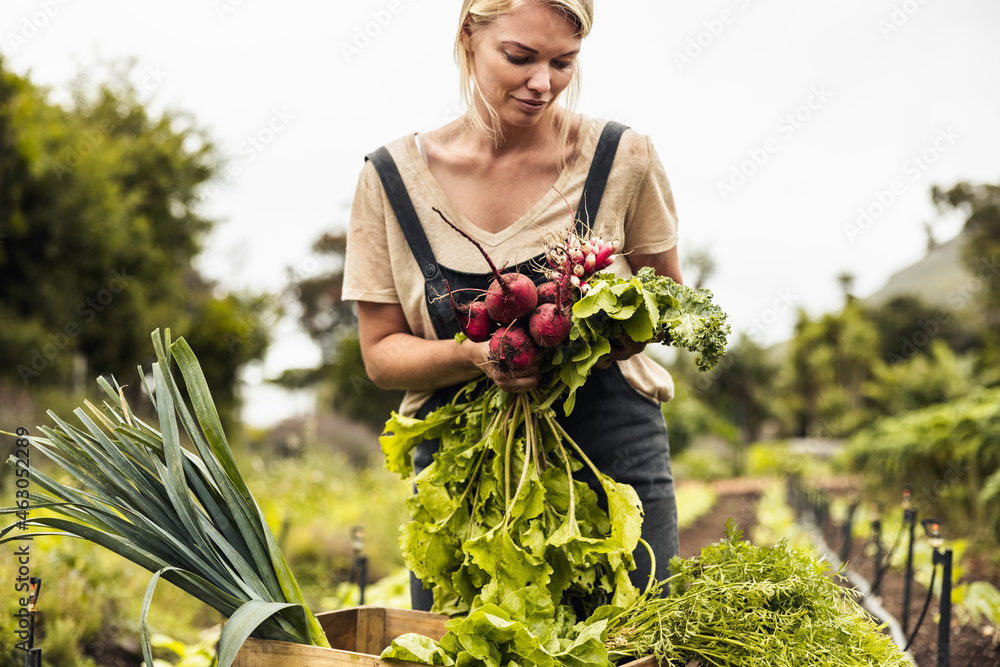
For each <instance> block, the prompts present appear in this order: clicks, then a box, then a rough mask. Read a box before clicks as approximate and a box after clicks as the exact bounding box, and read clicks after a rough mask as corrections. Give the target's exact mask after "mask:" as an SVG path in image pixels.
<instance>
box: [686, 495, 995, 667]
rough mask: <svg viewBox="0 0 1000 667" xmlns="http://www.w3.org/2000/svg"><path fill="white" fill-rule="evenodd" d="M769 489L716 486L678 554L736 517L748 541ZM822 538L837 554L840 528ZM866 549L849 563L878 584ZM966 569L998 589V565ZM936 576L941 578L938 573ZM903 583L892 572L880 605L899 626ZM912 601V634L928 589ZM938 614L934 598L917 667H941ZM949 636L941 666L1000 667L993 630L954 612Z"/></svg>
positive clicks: (856, 548) (695, 548)
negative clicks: (708, 505)
mask: <svg viewBox="0 0 1000 667" xmlns="http://www.w3.org/2000/svg"><path fill="white" fill-rule="evenodd" d="M765 484H766V482H760V481H756V480H751V479H739V480H722V481H719V482H715V483H714V484H713V486H714V488H715V490H716V493H718V495H719V500H718V502H717V503H716V505H715V507H713V508H712V510H710V511H709V512H708V513H707V514H705V515H704V516H703V517H701V518H700V519H699V520H698V521H696V522H695V523H694V524H693V525H691V526H690V527H688V528H686V529H684V530H682V531H681V532H680V555H681V556H682V557H684V558H689V557H691V556H693V555H696V554H697V553H698V552H699V551H700V550H701V548H702V547H703V546H705V545H708V544H712V543H713V542H717V541H718V540H720V539H722V538H723V537H724V536H725V524H726V520H727V519H729V518H732V519H733V520H734V521H735V523H736V525H737V527H738V528H741V529H742V530H743V532H744V536H745V537H746V536H749V534H750V529H751V528H753V526H754V525H755V524H756V514H755V510H754V508H755V504H756V501H757V499H758V498H759V497H760V493H761V492H762V491H763V489H764V486H765ZM824 486H826V485H824ZM851 486H852V485H851V484H850V482H849V480H842V479H837V480H831V483H830V485H829V488H828V489H827V491H828V492H830V493H848V492H850V491H851ZM918 529H919V526H918ZM889 533H890V534H889V535H888V536H887V539H889V538H893V539H894V538H895V532H894V531H892V530H890V531H889ZM824 534H825V536H826V539H827V543H828V544H829V546H830V547H831V548H832V549H833V550H835V551H839V549H840V546H841V543H842V542H843V538H842V536H843V532H842V528H841V527H840V526H833V525H831V526H828V527H827V528H826V530H825V531H824ZM904 544H905V541H904ZM890 546H891V544H887V545H886V549H888V548H889V547H890ZM863 547H864V545H863V544H862V542H861V540H852V546H851V551H850V554H849V557H848V564H849V567H851V568H852V569H855V570H856V571H857V572H858V573H859V574H861V575H862V576H863V577H865V578H866V579H867V580H868V581H869V582H870V581H872V580H873V579H874V573H873V569H874V567H873V566H874V563H873V559H872V558H865V557H864V556H863V553H862V552H863ZM900 548H903V547H900ZM963 567H964V568H965V569H966V574H965V575H964V576H965V578H966V579H969V580H985V581H991V582H993V583H994V584H995V583H996V582H997V580H998V578H1000V577H998V575H1000V573H998V572H997V571H996V568H995V566H992V565H991V564H990V563H988V562H987V561H986V559H976V560H972V561H971V562H969V563H963ZM938 576H939V577H940V576H941V575H940V571H939V574H938ZM903 581H904V577H903V575H902V573H899V572H896V571H893V570H890V571H889V572H888V573H886V574H885V575H884V577H883V579H882V582H881V584H880V587H879V591H878V593H879V596H880V602H881V604H882V606H883V607H884V608H885V609H886V611H888V612H889V613H890V614H892V615H893V616H894V617H895V618H896V620H897V622H899V623H902V606H903V605H902V601H903ZM910 596H911V599H910V614H909V619H908V621H909V623H908V629H909V631H910V632H911V633H912V632H913V628H914V627H915V626H916V624H917V621H918V620H919V618H920V611H921V609H922V608H923V605H924V601H925V600H926V597H927V590H926V589H925V588H924V587H922V586H920V584H918V583H916V582H913V584H912V587H911V593H910ZM937 612H938V603H937V600H936V599H935V600H934V601H933V602H932V603H931V606H930V608H929V609H928V611H927V613H926V615H925V618H924V620H923V622H922V623H921V624H920V627H919V630H918V631H917V635H916V637H915V638H914V640H913V645H912V646H911V647H910V654H911V655H912V656H913V659H914V662H915V663H916V665H917V667H937V666H938V664H939V663H938V656H937V650H938V624H937V615H938V614H937ZM950 632H951V634H950V637H949V654H950V661H949V662H941V663H940V664H942V665H945V664H947V665H949V667H1000V644H998V642H997V641H996V640H997V638H996V636H995V635H994V634H993V633H992V632H991V630H990V629H989V628H977V627H973V626H970V625H963V624H961V623H959V622H958V620H957V619H956V618H955V615H954V613H952V621H951V626H950Z"/></svg>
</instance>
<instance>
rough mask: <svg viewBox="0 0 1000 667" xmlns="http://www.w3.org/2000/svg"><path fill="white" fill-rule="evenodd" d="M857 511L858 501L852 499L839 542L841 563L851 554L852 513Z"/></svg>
mask: <svg viewBox="0 0 1000 667" xmlns="http://www.w3.org/2000/svg"><path fill="white" fill-rule="evenodd" d="M857 511H858V502H857V501H854V502H852V503H851V505H850V507H849V508H848V509H847V520H846V521H844V539H843V541H842V542H841V543H840V553H839V554H838V556H839V558H840V562H841V563H844V562H846V561H847V559H848V557H849V556H850V555H851V532H852V524H853V523H854V513H855V512H857Z"/></svg>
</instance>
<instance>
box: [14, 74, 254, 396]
mask: <svg viewBox="0 0 1000 667" xmlns="http://www.w3.org/2000/svg"><path fill="white" fill-rule="evenodd" d="M129 72H130V68H129V67H128V66H125V67H118V68H115V69H113V70H112V71H111V74H110V77H109V80H108V81H106V82H104V83H101V84H97V85H94V84H90V83H88V82H87V81H86V80H81V81H80V82H79V83H78V84H77V87H76V89H75V91H74V95H73V101H72V103H71V104H68V105H66V106H60V105H58V104H55V103H53V102H50V101H49V100H48V92H47V91H46V90H44V89H41V88H38V87H36V86H34V85H32V84H31V82H30V81H29V80H28V79H27V78H24V77H20V76H17V75H15V74H13V73H11V72H9V71H7V70H6V69H5V68H4V63H3V61H2V60H0V230H2V233H3V238H2V243H0V272H2V276H3V277H2V280H3V290H2V292H0V380H3V381H6V382H8V383H10V384H12V385H14V386H22V387H25V388H27V389H29V390H33V389H40V388H45V387H56V388H68V387H69V386H70V385H71V383H72V381H73V379H74V375H76V376H84V377H86V378H87V379H88V380H89V379H90V378H93V377H95V376H97V375H101V374H114V375H115V376H117V377H118V378H120V379H121V381H122V383H123V384H125V383H129V384H131V385H132V390H137V387H138V382H135V381H134V377H135V367H136V364H137V363H139V362H140V361H142V360H148V359H149V358H150V357H151V351H152V347H151V343H150V338H149V335H150V332H151V331H152V330H153V329H155V328H157V327H164V328H165V327H169V328H170V329H171V330H172V332H173V334H174V336H175V337H178V336H182V335H183V336H186V337H187V338H188V339H189V341H190V342H191V344H192V346H193V347H194V350H195V353H196V354H198V353H200V355H199V356H200V359H201V361H202V364H203V366H206V368H205V371H206V375H207V377H208V380H209V382H210V384H211V386H212V389H213V392H214V396H215V398H216V401H217V403H218V406H219V408H220V412H223V413H228V412H229V410H230V409H231V408H232V407H234V406H235V404H236V395H235V381H236V371H237V369H238V368H239V367H240V366H242V365H243V364H245V363H247V362H249V361H251V360H253V359H259V358H260V357H261V356H262V355H263V352H264V349H265V347H266V344H267V335H266V326H265V314H264V312H263V309H262V306H263V305H264V303H265V302H264V301H263V300H261V299H260V298H259V297H252V296H251V297H239V296H235V295H228V296H219V295H216V294H215V293H214V286H213V285H212V284H210V283H208V282H206V281H205V280H204V279H203V278H202V277H201V276H199V275H198V274H197V273H196V272H195V271H194V269H192V268H191V262H192V260H193V259H194V257H195V256H196V255H197V253H198V252H199V250H200V249H201V247H202V242H203V240H204V238H205V235H206V234H207V233H208V231H209V230H210V229H211V228H212V225H213V223H212V221H211V220H208V219H206V218H204V217H203V216H202V215H201V214H200V213H199V205H200V203H201V199H200V198H201V196H202V188H203V186H204V185H205V184H206V183H208V182H209V181H210V179H211V178H212V177H213V176H214V174H215V173H216V171H217V169H218V167H219V165H218V160H217V157H216V152H215V148H214V146H213V145H212V143H211V142H210V141H209V139H208V138H207V136H206V134H205V133H204V132H203V131H201V130H199V129H198V128H196V127H195V125H194V122H193V121H192V119H191V118H190V117H189V116H187V115H185V114H182V113H178V112H165V113H163V114H162V115H160V116H159V117H154V116H152V115H151V114H150V113H149V111H148V110H147V108H146V107H145V105H144V100H142V99H140V92H139V91H138V90H137V89H136V87H135V86H134V85H133V84H132V83H131V81H130V79H129V76H130V74H129ZM227 341H228V343H227ZM233 341H239V343H240V344H239V345H234V344H233Z"/></svg>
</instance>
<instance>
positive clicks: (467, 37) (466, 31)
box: [462, 14, 472, 51]
mask: <svg viewBox="0 0 1000 667" xmlns="http://www.w3.org/2000/svg"><path fill="white" fill-rule="evenodd" d="M471 42H472V14H468V15H466V17H465V21H464V22H463V23H462V46H463V47H465V50H466V51H468V50H469V46H470V45H471Z"/></svg>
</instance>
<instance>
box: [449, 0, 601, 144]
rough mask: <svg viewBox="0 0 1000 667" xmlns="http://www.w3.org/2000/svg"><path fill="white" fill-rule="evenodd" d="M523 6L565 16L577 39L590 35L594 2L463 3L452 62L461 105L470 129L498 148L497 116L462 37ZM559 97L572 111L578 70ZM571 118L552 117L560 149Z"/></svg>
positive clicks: (516, 0) (476, 0)
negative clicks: (531, 4) (455, 66)
mask: <svg viewBox="0 0 1000 667" xmlns="http://www.w3.org/2000/svg"><path fill="white" fill-rule="evenodd" d="M526 2H537V3H538V4H540V5H543V6H545V7H549V8H550V9H554V10H555V11H557V12H559V13H560V14H562V15H563V16H565V17H566V19H567V20H569V21H570V23H572V24H573V25H575V26H576V34H577V36H578V37H580V39H583V38H584V37H586V36H587V35H588V34H589V33H590V30H591V27H592V26H593V24H594V1H593V0H464V1H463V2H462V13H461V15H460V17H459V23H458V34H457V35H456V36H455V60H456V61H458V69H459V87H460V89H461V94H462V101H463V102H464V103H465V105H466V106H467V107H468V113H467V114H466V118H467V119H468V121H469V122H470V123H471V124H472V126H473V128H475V129H476V130H477V131H479V132H481V133H483V134H484V135H485V136H486V137H488V138H489V139H490V140H491V141H492V142H493V144H494V145H499V144H500V143H501V142H502V141H503V135H502V129H501V127H500V123H499V115H498V114H497V112H496V110H495V109H494V108H493V107H492V106H490V104H489V103H488V102H487V101H486V99H485V98H484V97H483V94H482V92H480V90H479V87H478V86H477V84H476V77H475V73H474V71H475V68H474V63H473V56H472V53H471V52H470V51H469V50H467V49H466V48H465V42H464V41H463V39H462V35H463V34H465V33H466V32H468V34H469V35H470V36H473V35H474V34H475V32H476V31H477V30H478V29H481V28H483V27H485V26H487V25H489V24H490V23H492V22H494V21H496V20H497V19H498V18H499V17H501V16H503V15H505V14H510V13H511V12H513V11H514V10H515V9H517V8H518V7H520V6H521V5H523V4H525V3H526ZM562 95H565V97H564V102H563V106H564V107H565V108H566V109H567V110H569V111H572V110H573V109H575V108H576V103H577V100H578V99H579V96H580V68H579V66H576V67H574V69H573V78H572V79H571V80H570V83H569V85H568V86H567V87H566V90H564V91H563V93H562ZM477 101H478V104H477ZM480 106H481V107H482V109H485V112H486V115H487V116H488V118H484V117H483V114H482V112H481V111H480ZM570 116H571V114H552V123H553V127H552V129H553V131H554V133H555V135H556V136H557V137H558V138H559V141H560V144H561V145H565V144H566V141H567V139H568V137H569V131H570V123H569V118H570Z"/></svg>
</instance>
